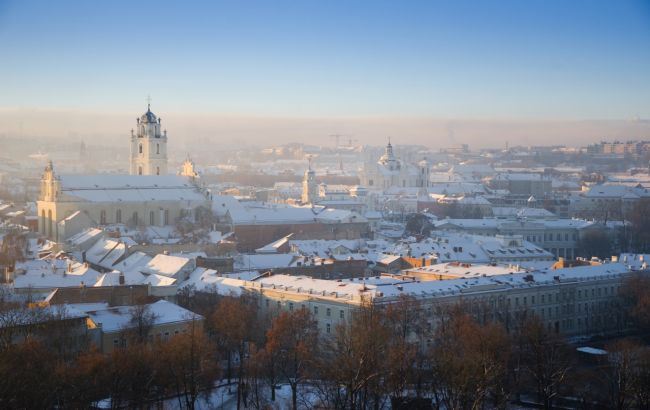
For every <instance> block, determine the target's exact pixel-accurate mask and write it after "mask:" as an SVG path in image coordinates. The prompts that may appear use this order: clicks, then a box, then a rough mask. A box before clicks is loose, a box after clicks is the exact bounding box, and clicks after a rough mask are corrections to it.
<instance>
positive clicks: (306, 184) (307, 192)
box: [302, 157, 318, 204]
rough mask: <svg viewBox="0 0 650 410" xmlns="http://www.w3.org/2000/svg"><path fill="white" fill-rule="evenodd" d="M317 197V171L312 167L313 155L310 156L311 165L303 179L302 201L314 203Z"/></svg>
mask: <svg viewBox="0 0 650 410" xmlns="http://www.w3.org/2000/svg"><path fill="white" fill-rule="evenodd" d="M317 198H318V185H317V184H316V172H315V171H314V170H313V169H311V157H309V166H308V167H307V171H305V176H304V178H303V179H302V202H303V203H304V204H314V202H315V201H316V199H317Z"/></svg>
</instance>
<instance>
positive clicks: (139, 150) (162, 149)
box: [130, 104, 167, 175]
mask: <svg viewBox="0 0 650 410" xmlns="http://www.w3.org/2000/svg"><path fill="white" fill-rule="evenodd" d="M130 173H131V175H166V174H167V130H165V131H162V132H161V130H160V118H158V117H156V115H155V114H154V113H152V112H151V104H148V105H147V112H145V113H144V114H143V115H142V116H141V117H140V118H138V119H137V130H133V129H132V130H131V167H130Z"/></svg>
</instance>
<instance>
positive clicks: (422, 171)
mask: <svg viewBox="0 0 650 410" xmlns="http://www.w3.org/2000/svg"><path fill="white" fill-rule="evenodd" d="M430 176H431V165H430V164H429V161H427V159H426V158H424V159H423V160H422V161H420V162H418V178H417V187H418V188H428V187H429V185H431V183H430V182H429V179H430Z"/></svg>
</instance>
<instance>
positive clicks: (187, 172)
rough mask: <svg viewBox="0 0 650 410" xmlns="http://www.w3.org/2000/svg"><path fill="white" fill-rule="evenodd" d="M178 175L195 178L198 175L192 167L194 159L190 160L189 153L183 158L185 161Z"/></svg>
mask: <svg viewBox="0 0 650 410" xmlns="http://www.w3.org/2000/svg"><path fill="white" fill-rule="evenodd" d="M179 175H182V176H184V177H190V178H196V177H198V176H199V173H198V172H196V169H194V161H192V159H191V158H190V156H189V155H188V156H187V158H186V159H185V162H183V168H182V169H181V172H180V173H179Z"/></svg>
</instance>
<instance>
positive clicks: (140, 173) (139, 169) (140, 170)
mask: <svg viewBox="0 0 650 410" xmlns="http://www.w3.org/2000/svg"><path fill="white" fill-rule="evenodd" d="M138 175H142V167H138Z"/></svg>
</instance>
